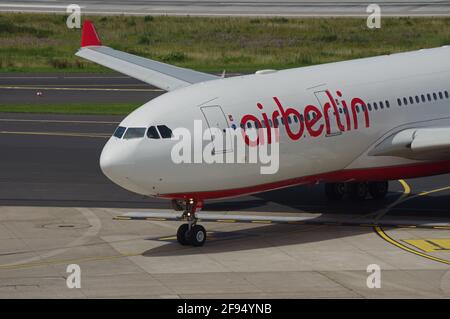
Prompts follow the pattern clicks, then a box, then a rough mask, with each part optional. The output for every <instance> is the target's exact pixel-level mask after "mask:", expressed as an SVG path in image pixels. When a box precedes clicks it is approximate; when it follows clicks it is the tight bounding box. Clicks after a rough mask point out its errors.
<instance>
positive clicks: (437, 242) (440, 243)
mask: <svg viewBox="0 0 450 319" xmlns="http://www.w3.org/2000/svg"><path fill="white" fill-rule="evenodd" d="M403 241H404V242H406V243H408V244H410V245H412V246H415V247H417V248H419V249H420V250H422V251H424V252H426V253H432V252H443V251H447V252H450V238H428V239H405V240H403Z"/></svg>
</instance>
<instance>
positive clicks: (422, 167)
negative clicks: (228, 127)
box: [158, 161, 450, 200]
mask: <svg viewBox="0 0 450 319" xmlns="http://www.w3.org/2000/svg"><path fill="white" fill-rule="evenodd" d="M445 173H450V161H439V162H427V163H420V164H409V165H402V166H389V167H375V168H358V169H344V170H340V171H334V172H329V173H323V174H318V175H311V176H304V177H298V178H293V179H288V180H284V181H278V182H274V183H267V184H261V185H255V186H249V187H243V188H235V189H224V190H217V191H206V192H191V193H175V194H160V195H158V197H162V198H177V199H185V198H195V199H197V200H207V199H218V198H226V197H237V196H242V195H247V194H253V193H260V192H265V191H269V190H274V189H277V188H283V187H288V186H294V185H301V184H310V183H316V182H347V181H384V180H395V179H401V178H415V177H423V176H431V175H438V174H445Z"/></svg>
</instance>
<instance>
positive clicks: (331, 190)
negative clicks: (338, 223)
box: [325, 183, 346, 200]
mask: <svg viewBox="0 0 450 319" xmlns="http://www.w3.org/2000/svg"><path fill="white" fill-rule="evenodd" d="M345 192H346V187H345V184H344V183H327V184H325V195H326V196H327V198H328V199H329V200H340V199H342V197H344V195H345Z"/></svg>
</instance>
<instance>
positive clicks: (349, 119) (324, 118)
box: [241, 90, 370, 146]
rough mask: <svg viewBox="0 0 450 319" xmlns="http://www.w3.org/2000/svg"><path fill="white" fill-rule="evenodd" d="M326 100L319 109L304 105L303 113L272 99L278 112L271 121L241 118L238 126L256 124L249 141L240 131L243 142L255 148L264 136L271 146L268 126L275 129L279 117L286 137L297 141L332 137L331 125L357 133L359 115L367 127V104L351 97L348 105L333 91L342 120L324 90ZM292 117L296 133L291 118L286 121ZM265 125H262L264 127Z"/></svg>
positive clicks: (265, 115)
mask: <svg viewBox="0 0 450 319" xmlns="http://www.w3.org/2000/svg"><path fill="white" fill-rule="evenodd" d="M325 93H326V95H327V97H328V101H327V102H325V103H324V105H323V108H322V110H321V109H320V108H318V107H317V106H315V105H311V104H309V105H307V106H305V108H304V109H303V114H300V112H299V111H297V110H296V109H294V108H292V107H285V106H284V105H283V103H282V101H281V100H280V99H279V98H278V97H276V96H274V97H273V102H274V103H275V105H276V107H277V109H275V111H274V112H273V113H272V115H271V118H270V119H269V116H268V115H267V114H266V113H265V112H262V113H261V115H262V118H263V119H262V121H261V120H260V119H258V118H257V117H256V116H255V115H252V114H246V115H244V116H243V117H242V119H241V127H244V128H245V127H246V125H247V122H249V121H251V122H254V123H255V126H256V125H257V127H256V128H257V129H258V134H257V137H256V139H254V140H252V139H251V138H250V137H249V136H248V135H247V133H246V131H245V130H243V135H244V138H245V143H246V144H247V145H250V146H256V145H261V144H264V142H265V141H264V135H266V136H267V143H268V144H271V143H272V138H276V137H272V131H273V130H271V126H272V125H271V123H273V127H274V128H278V124H277V123H278V118H279V117H281V118H282V120H283V122H284V127H285V130H286V134H287V135H288V137H289V138H290V139H291V140H293V141H297V140H299V139H300V138H301V137H302V136H304V135H305V134H306V133H307V134H308V135H309V136H311V137H318V136H321V135H323V134H326V135H329V134H331V133H332V132H331V130H332V124H336V125H335V127H337V129H338V130H339V131H341V132H345V131H351V130H357V129H358V115H359V114H361V115H363V116H364V122H365V127H366V128H368V127H370V120H369V111H368V109H367V105H366V103H365V102H364V101H363V100H362V99H360V98H358V97H354V98H352V99H351V101H350V104H347V101H345V99H343V98H342V93H341V92H340V91H336V95H337V97H338V99H339V100H338V101H340V102H339V104H340V105H341V114H342V113H343V116H342V117H341V116H340V115H339V114H340V111H339V108H338V106H337V104H336V100H337V99H336V100H335V98H334V97H333V95H332V94H331V93H330V91H328V90H327V91H325ZM256 106H257V107H258V109H259V110H260V111H263V109H264V106H263V105H262V104H261V103H257V104H256ZM291 115H292V116H295V117H297V119H298V130H296V131H294V130H293V129H292V127H291V126H293V123H292V122H293V121H292V117H291V118H290V119H289V120H288V118H289V116H291ZM263 123H264V125H263ZM264 128H265V129H266V134H264V131H263V130H264Z"/></svg>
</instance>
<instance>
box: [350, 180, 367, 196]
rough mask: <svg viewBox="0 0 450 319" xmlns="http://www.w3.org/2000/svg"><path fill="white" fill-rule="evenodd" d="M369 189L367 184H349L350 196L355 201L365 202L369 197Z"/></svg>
mask: <svg viewBox="0 0 450 319" xmlns="http://www.w3.org/2000/svg"><path fill="white" fill-rule="evenodd" d="M367 188H368V187H367V183H364V182H352V183H348V186H347V190H348V195H349V197H350V198H351V199H354V200H364V199H365V198H366V196H367Z"/></svg>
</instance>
